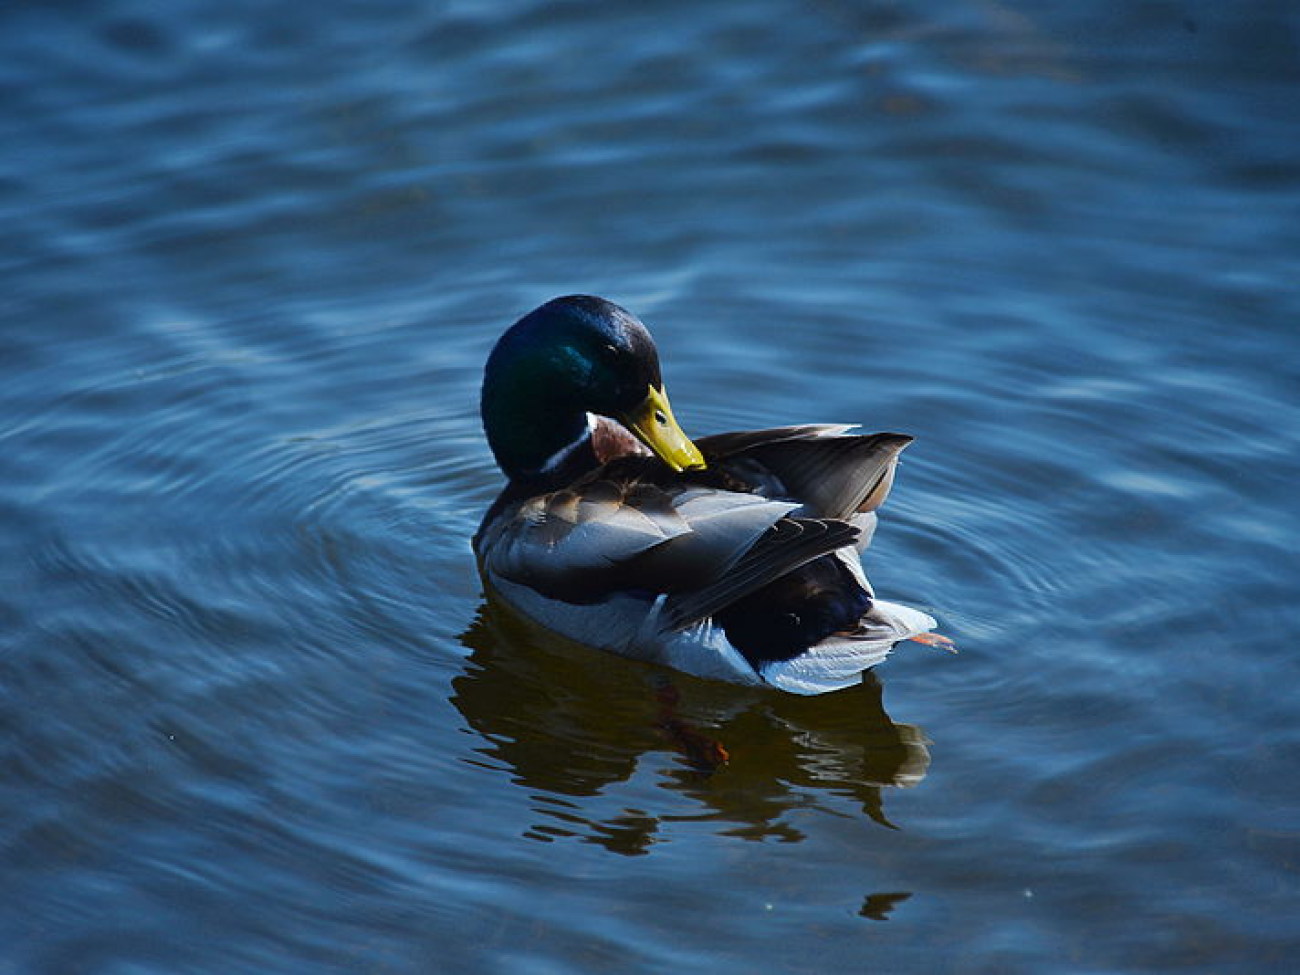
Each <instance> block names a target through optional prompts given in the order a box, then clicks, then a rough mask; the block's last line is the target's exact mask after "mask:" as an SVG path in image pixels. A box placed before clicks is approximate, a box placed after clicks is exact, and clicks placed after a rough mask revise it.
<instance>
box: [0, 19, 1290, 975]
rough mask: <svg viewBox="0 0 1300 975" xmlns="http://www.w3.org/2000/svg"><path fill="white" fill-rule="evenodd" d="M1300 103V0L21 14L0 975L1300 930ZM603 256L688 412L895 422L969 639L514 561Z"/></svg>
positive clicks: (1159, 966) (12, 22) (3, 355)
mask: <svg viewBox="0 0 1300 975" xmlns="http://www.w3.org/2000/svg"><path fill="white" fill-rule="evenodd" d="M1298 85H1300V12H1298V11H1297V8H1296V7H1295V5H1294V4H1292V3H1287V2H1283V0H1259V2H1255V3H1251V4H1212V3H1208V2H1200V0H1190V2H1183V3H1164V2H1150V3H1137V4H1134V3H1121V2H1118V0H1109V2H1102V3H1092V4H1077V3H1062V2H1057V3H1047V4H1043V3H1027V2H1020V0H940V2H938V3H932V4H925V5H912V6H911V7H909V6H906V5H897V4H892V3H872V2H862V3H854V2H841V0H821V2H806V3H797V2H787V0H760V2H753V3H748V4H732V5H699V4H686V3H679V2H667V3H662V4H653V5H613V4H598V3H591V2H587V0H572V2H561V3H541V2H536V0H514V2H499V3H460V2H448V3H412V2H409V0H367V2H364V3H363V2H332V3H325V4H321V5H316V6H312V7H300V6H293V5H287V4H265V3H250V2H238V0H237V2H224V3H215V2H212V0H173V2H170V3H167V4H158V3H149V2H146V0H84V2H65V3H59V4H29V3H15V4H9V5H6V6H5V7H4V8H3V9H2V10H0V147H3V148H2V149H0V223H2V225H3V227H4V231H5V232H4V235H3V243H0V890H2V891H3V894H4V896H3V897H2V898H0V972H3V973H9V972H13V973H29V972H31V973H47V972H48V973H73V972H94V973H115V975H116V973H132V975H138V973H191V972H192V973H200V972H202V973H209V972H211V973H229V972H258V973H300V972H312V973H331V972H339V973H345V972H346V973H352V972H367V973H372V972H386V973H406V972H502V973H560V972H564V973H569V972H575V971H591V972H615V971H617V972H668V971H672V972H695V971H699V972H711V973H728V972H736V973H749V972H754V971H780V972H810V973H811V972H817V973H820V972H827V971H836V970H842V971H882V972H899V973H907V972H916V973H981V972H989V973H1016V972H1025V973H1055V972H1061V973H1092V972H1097V973H1100V972H1148V971H1150V972H1161V971H1179V972H1215V973H1236V972H1249V973H1256V972H1285V971H1289V970H1291V967H1292V966H1294V964H1295V958H1296V957H1297V956H1298V955H1300V923H1298V922H1297V920H1296V919H1297V918H1298V917H1300V896H1298V895H1300V821H1298V819H1297V810H1298V809H1300V778H1298V777H1297V774H1296V769H1297V768H1298V767H1300V693H1297V688H1300V665H1298V664H1297V659H1298V655H1297V652H1296V649H1295V637H1296V634H1297V632H1300V614H1298V613H1297V610H1296V596H1297V592H1300V560H1297V557H1296V550H1297V547H1300V504H1297V502H1296V487H1295V486H1296V484H1298V483H1300V460H1298V459H1297V458H1298V456H1300V291H1298V289H1297V285H1296V282H1297V281H1300V155H1298V154H1297V147H1300V112H1297V109H1296V99H1297V94H1296V93H1297V90H1300V89H1298V87H1297V86H1298ZM575 291H580V292H590V293H596V294H601V295H604V296H606V297H608V298H611V299H613V300H615V301H618V302H619V303H621V304H623V305H625V306H627V307H628V308H630V309H632V310H633V311H635V312H636V313H637V314H639V315H640V316H641V317H642V318H644V319H645V320H646V321H647V322H648V323H649V325H650V327H651V329H652V330H653V331H654V333H655V335H656V337H657V338H658V341H659V344H660V348H661V352H662V355H663V359H664V370H665V375H666V379H667V384H668V388H669V390H670V392H671V393H672V397H673V403H674V406H675V408H676V412H677V414H678V417H679V419H681V421H682V423H683V425H684V426H685V427H686V429H687V430H688V431H689V432H691V433H693V434H704V433H708V432H713V431H717V430H723V429H735V428H743V427H761V426H769V425H775V424H782V423H791V422H816V421H826V422H860V423H862V424H864V425H865V426H866V427H867V428H868V429H872V430H898V431H903V432H907V433H910V434H913V435H914V436H915V437H916V438H917V440H916V443H915V444H914V445H913V446H912V447H910V448H909V450H908V452H907V453H906V455H905V462H904V464H903V466H902V468H901V470H900V473H899V478H898V482H897V484H896V487H895V490H894V494H893V496H892V497H891V499H890V502H889V504H888V506H887V507H886V509H885V512H884V515H885V517H884V518H883V520H882V524H881V528H880V531H879V532H878V534H877V536H876V541H875V544H874V546H873V548H872V550H871V552H870V553H869V559H868V569H869V571H870V573H871V575H872V578H873V581H874V582H875V584H876V586H877V588H878V590H879V591H880V592H881V594H882V595H885V596H887V597H889V598H894V599H897V600H900V601H903V602H908V603H910V604H913V605H917V606H920V607H923V608H925V609H927V610H928V611H930V612H932V613H933V614H934V615H935V616H936V617H938V618H939V620H940V623H941V628H942V629H943V631H944V632H946V633H948V634H949V635H951V636H953V637H954V638H955V639H956V640H957V641H958V642H959V644H960V646H961V649H962V652H961V653H960V654H959V655H958V656H955V657H950V656H946V655H944V654H941V653H938V652H936V651H935V650H932V649H928V648H924V647H920V646H916V645H907V646H904V647H900V648H899V651H898V652H897V654H896V655H895V657H894V658H892V659H891V660H890V661H889V662H887V663H886V664H885V665H884V666H882V667H881V668H879V671H878V678H879V682H878V683H876V684H874V685H873V684H871V683H868V684H866V685H864V686H863V687H861V688H854V689H852V690H848V691H844V692H840V693H837V694H834V695H829V696H826V697H822V698H816V699H797V698H791V697H787V696H782V695H779V694H775V693H761V692H756V691H752V690H745V689H742V688H736V687H731V686H728V685H719V684H711V683H706V682H702V681H695V680H692V679H689V678H676V679H674V681H673V683H672V685H671V687H667V686H666V685H665V684H664V682H663V679H664V675H663V674H662V673H659V672H657V671H654V670H653V669H651V668H649V667H646V666H644V665H641V664H637V663H632V662H628V661H623V660H618V659H614V658H610V657H607V656H602V655H598V654H596V653H594V652H592V651H584V650H582V649H581V648H574V647H570V646H560V645H557V644H555V643H554V642H553V641H550V640H547V639H546V638H544V636H543V635H541V634H538V633H536V632H530V631H527V630H525V629H523V628H521V627H520V626H519V624H518V623H517V621H511V620H507V619H502V618H500V616H499V614H498V613H496V612H494V611H493V610H492V609H491V608H489V607H487V606H485V604H484V602H483V599H482V592H481V587H480V584H479V581H478V577H477V573H476V570H475V567H474V562H473V558H472V555H471V553H470V549H469V537H470V535H471V534H472V533H473V530H474V528H475V526H476V525H477V523H478V520H479V518H480V516H481V514H482V512H483V510H484V509H485V508H486V506H487V505H488V504H489V503H490V501H491V499H492V498H493V497H494V496H495V494H496V492H497V491H498V490H499V488H500V485H501V476H500V474H499V473H498V471H497V470H496V469H495V466H494V464H493V462H492V458H491V455H490V454H489V452H488V450H487V448H486V445H485V443H484V442H483V439H482V435H481V432H480V429H479V422H478V416H477V395H478V384H479V381H480V376H481V369H482V362H483V360H484V358H485V356H486V354H487V351H488V349H489V348H490V347H491V344H492V342H493V341H494V340H495V338H496V336H497V335H498V334H499V333H500V332H501V330H502V329H504V328H505V327H506V326H507V325H508V324H509V323H510V322H511V321H513V320H514V319H515V318H516V317H518V316H519V315H521V314H523V313H524V312H526V311H527V310H529V309H530V308H532V307H533V306H535V305H537V304H539V303H540V302H542V301H544V300H546V299H547V298H550V297H552V296H554V295H557V294H564V293H569V292H575ZM666 691H671V694H668V693H666ZM672 696H676V697H678V698H679V700H678V701H677V702H676V703H675V704H674V703H672V701H671V697H672ZM666 709H671V714H669V713H667V711H666ZM674 722H680V723H681V725H683V726H686V727H689V728H692V729H696V730H697V731H698V733H699V734H702V735H705V736H707V737H710V738H712V739H714V740H716V741H718V742H719V743H721V744H722V745H723V746H724V747H725V748H726V750H727V752H728V753H729V754H730V761H729V762H728V763H727V764H726V765H725V766H723V767H721V768H719V769H718V770H716V771H714V772H713V773H712V774H709V773H707V772H705V771H702V770H700V769H698V768H697V767H695V765H694V764H693V763H692V762H691V760H690V756H689V755H688V754H683V750H682V747H681V739H680V736H679V735H674V734H671V733H669V732H668V731H666V730H665V729H671V727H676V726H677V725H675V724H673V723H674Z"/></svg>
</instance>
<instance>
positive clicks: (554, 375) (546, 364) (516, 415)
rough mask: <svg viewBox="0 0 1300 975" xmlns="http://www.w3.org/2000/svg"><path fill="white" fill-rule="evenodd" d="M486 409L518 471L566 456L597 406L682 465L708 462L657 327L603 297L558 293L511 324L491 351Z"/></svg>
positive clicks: (500, 450) (506, 459)
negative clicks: (677, 407) (673, 393)
mask: <svg viewBox="0 0 1300 975" xmlns="http://www.w3.org/2000/svg"><path fill="white" fill-rule="evenodd" d="M481 407H482V413H483V427H484V429H485V430H486V431H487V438H488V443H489V445H490V446H491V447H492V453H493V454H494V455H495V456H496V459H497V463H498V464H500V465H501V469H502V470H503V471H504V472H505V473H506V475H507V476H508V477H511V478H516V477H528V476H532V475H537V474H543V473H545V472H547V471H548V470H549V469H550V468H551V467H552V466H553V465H554V464H556V463H558V461H559V460H561V459H562V458H563V457H564V456H565V453H566V452H567V450H568V448H570V447H571V446H574V445H577V444H580V443H581V442H582V441H583V439H584V438H585V437H586V436H587V431H588V419H587V414H589V413H591V414H595V415H597V416H606V417H609V418H611V419H613V420H617V421H618V422H619V423H621V424H622V425H623V426H625V427H626V428H627V429H628V430H630V431H631V432H632V433H634V434H635V435H636V437H637V438H638V439H639V440H640V441H641V442H642V443H644V444H645V445H646V446H647V447H649V448H650V449H651V450H653V451H654V452H655V453H656V454H657V455H658V456H659V457H660V458H661V459H662V460H663V461H664V463H666V464H668V465H669V466H670V467H672V468H673V469H674V470H678V471H680V470H685V469H687V468H699V467H703V466H704V458H703V456H702V455H701V454H700V451H699V450H698V448H696V446H695V444H693V443H691V441H690V440H689V439H688V438H687V436H686V434H684V433H682V430H681V427H679V426H678V425H677V421H676V420H675V419H674V418H673V413H672V409H671V408H670V407H669V405H668V397H667V396H666V395H665V394H664V385H663V378H662V377H661V375H660V373H659V353H658V352H657V351H656V349H655V344H654V341H653V340H652V339H651V338H650V333H649V332H647V331H646V328H645V326H644V325H642V324H641V323H640V322H639V321H637V319H636V317H635V316H633V315H632V314H630V313H629V312H627V311H624V310H623V309H622V308H620V307H618V305H615V304H613V303H612V302H608V301H605V300H604V299H603V298H595V297H591V296H588V295H569V296H568V297H565V298H556V299H554V300H553V301H548V302H547V303H546V304H544V305H542V306H541V307H540V308H538V309H536V310H534V311H531V312H529V313H528V314H527V315H525V316H524V317H523V318H521V319H520V320H519V321H517V322H516V323H515V324H514V325H513V326H511V328H510V330H509V331H507V332H506V333H505V335H503V336H501V338H500V340H499V341H498V342H497V344H496V347H495V348H494V349H493V350H492V354H491V355H490V356H489V357H488V361H487V368H486V370H485V372H484V377H483V398H482V404H481Z"/></svg>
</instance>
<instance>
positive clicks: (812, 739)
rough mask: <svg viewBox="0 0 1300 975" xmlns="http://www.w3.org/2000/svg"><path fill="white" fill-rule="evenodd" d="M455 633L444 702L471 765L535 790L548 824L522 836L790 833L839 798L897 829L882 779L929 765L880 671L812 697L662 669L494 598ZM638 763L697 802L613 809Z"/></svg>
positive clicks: (791, 837)
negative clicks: (889, 701)
mask: <svg viewBox="0 0 1300 975" xmlns="http://www.w3.org/2000/svg"><path fill="white" fill-rule="evenodd" d="M461 639H462V641H463V642H464V643H465V645H466V646H467V647H468V648H469V649H470V651H471V653H470V657H469V664H468V669H467V670H466V672H465V673H464V674H462V675H461V676H459V677H457V678H456V679H455V680H454V681H453V686H454V693H453V696H452V703H453V704H454V705H455V706H456V708H457V709H458V710H459V711H460V713H461V715H462V716H463V717H464V718H465V720H466V722H467V723H468V725H469V726H470V727H471V728H472V729H473V730H474V731H475V732H477V733H478V734H479V735H480V736H482V738H483V744H482V745H481V746H479V747H478V748H476V749H475V751H476V755H477V757H476V758H475V759H474V761H475V762H476V763H480V764H482V765H484V766H485V767H489V768H495V769H501V770H505V771H508V772H510V773H511V774H512V775H513V776H514V777H515V781H516V782H517V784H519V785H521V786H523V787H524V788H525V789H528V790H529V791H530V793H531V797H532V801H533V810H534V812H535V813H537V814H538V815H539V816H542V817H544V820H545V821H544V822H541V823H537V824H534V825H532V826H531V827H529V829H528V830H527V831H526V832H525V834H524V835H525V836H527V837H529V838H531V839H536V840H541V841H554V840H556V839H563V838H576V839H579V840H580V841H583V842H590V843H596V844H599V845H601V846H603V847H605V848H606V849H608V850H610V851H611V852H615V853H623V854H629V855H634V854H644V853H648V852H650V848H651V847H652V846H653V845H654V844H656V843H660V842H664V841H665V840H666V839H667V836H666V834H667V833H668V832H670V831H671V829H672V828H673V824H677V823H700V822H711V823H715V824H717V826H718V828H719V831H720V832H721V833H722V834H724V835H730V836H736V837H740V838H744V839H752V840H770V841H777V842H799V841H801V840H803V839H804V833H803V832H802V831H801V830H800V829H799V828H797V827H796V826H795V825H793V824H792V823H791V822H790V819H791V813H793V812H795V811H798V810H804V809H816V810H818V811H820V812H823V813H827V814H830V815H838V816H844V815H847V814H846V812H845V810H844V802H843V800H848V801H849V802H850V803H852V804H853V805H855V806H857V807H858V808H860V809H861V810H862V812H864V813H865V814H866V815H867V816H868V817H869V818H870V819H872V820H873V821H874V822H876V823H878V824H880V825H881V826H885V827H889V828H891V829H895V828H897V826H896V825H895V824H894V823H892V822H890V820H889V819H888V818H887V817H886V815H885V811H884V798H883V792H884V790H885V789H887V788H890V787H895V788H906V787H910V786H913V785H916V784H917V783H918V782H920V781H921V779H923V778H924V777H925V774H926V770H927V769H928V767H929V763H930V754H929V751H928V748H927V745H928V742H927V740H926V738H925V736H924V734H923V733H922V731H921V729H920V728H918V727H917V726H915V725H909V724H896V723H895V722H894V721H893V720H891V719H890V717H889V715H888V714H887V713H886V712H885V709H884V705H883V701H882V697H883V686H882V684H881V683H880V681H879V679H878V678H876V677H875V675H874V674H868V675H867V676H866V678H865V679H864V681H863V683H862V685H860V686H859V687H856V688H852V689H849V690H844V691H840V692H838V693H835V694H830V695H825V696H822V697H817V698H801V697H795V696H792V695H784V694H776V693H775V692H770V691H759V690H755V689H751V688H743V687H738V686H734V685H729V684H721V683H714V682H709V681H702V680H698V679H695V678H692V677H689V676H686V675H681V674H675V673H674V674H671V675H669V674H668V672H666V671H662V670H659V669H657V668H652V667H649V666H647V665H644V664H640V663H637V662H634V661H629V660H624V659H622V658H619V657H614V656H611V655H608V654H603V653H599V652H597V651H594V650H590V649H588V648H585V647H579V646H576V645H574V644H571V643H569V642H568V641H564V640H562V639H559V638H557V637H555V636H554V635H553V634H550V633H549V632H547V631H545V630H542V629H541V628H539V627H537V626H535V625H533V624H531V623H529V622H528V621H526V620H522V619H520V618H519V617H518V616H517V615H515V614H514V613H512V612H511V611H510V610H508V609H507V608H505V607H503V606H501V605H500V604H498V603H496V602H495V601H493V600H488V601H487V602H485V603H484V604H483V605H482V606H481V607H480V609H479V612H478V614H477V616H476V618H475V620H474V622H473V623H472V624H471V625H470V627H469V629H468V630H467V631H466V632H465V633H464V634H463V635H462V637H461ZM701 743H703V744H701ZM674 752H675V753H677V754H676V757H675V758H672V759H669V758H667V756H668V755H670V754H672V753H674ZM652 756H659V757H661V758H662V759H663V760H656V759H655V758H652ZM643 759H645V760H646V761H643ZM647 767H652V768H654V769H656V771H657V776H656V777H657V779H658V785H659V787H660V788H662V789H665V790H668V791H669V792H671V793H674V794H676V795H677V796H683V797H687V798H688V799H689V800H691V802H689V803H687V804H685V808H684V804H683V803H681V802H680V801H677V800H673V801H665V802H664V806H665V807H667V808H665V809H664V810H662V811H659V812H655V811H651V810H648V809H644V808H639V807H631V806H627V805H621V806H620V807H619V808H617V809H616V810H614V811H613V812H612V814H606V810H605V808H604V807H606V806H607V804H608V802H607V801H602V799H604V798H607V793H608V791H609V790H610V787H611V786H613V785H615V784H616V783H627V782H630V781H631V780H633V778H634V777H636V776H638V774H639V773H641V774H644V772H645V771H646V768H647ZM635 791H637V794H638V796H639V798H640V800H641V803H642V805H651V803H646V802H645V801H644V800H645V797H646V793H645V791H644V790H635ZM691 807H698V809H697V810H693V809H692V808H691ZM593 811H594V812H595V814H594V815H593Z"/></svg>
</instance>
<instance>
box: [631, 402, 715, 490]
mask: <svg viewBox="0 0 1300 975" xmlns="http://www.w3.org/2000/svg"><path fill="white" fill-rule="evenodd" d="M620 419H621V420H622V422H623V425H624V426H626V427H627V428H628V429H629V430H631V431H632V432H633V433H635V434H636V435H637V439H639V440H640V441H641V442H642V443H643V444H645V445H646V446H647V447H649V448H650V449H651V450H653V451H654V452H655V454H657V455H658V456H659V459H660V460H662V461H663V462H664V463H665V464H667V465H668V466H669V467H671V468H672V469H673V470H675V471H685V470H699V469H701V468H703V467H704V466H705V464H704V455H703V454H701V453H700V448H698V447H696V446H695V444H693V443H691V441H690V438H689V437H687V436H686V434H684V433H682V428H681V427H679V426H678V425H677V420H676V419H675V418H674V417H673V410H672V407H671V406H669V405H668V397H667V395H666V394H665V393H664V391H663V390H662V389H655V388H654V387H653V386H651V387H649V389H648V391H647V393H646V398H645V399H644V400H643V401H642V402H641V404H640V405H639V406H637V407H636V408H635V409H634V410H631V411H629V412H628V414H627V415H626V416H624V417H620Z"/></svg>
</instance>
